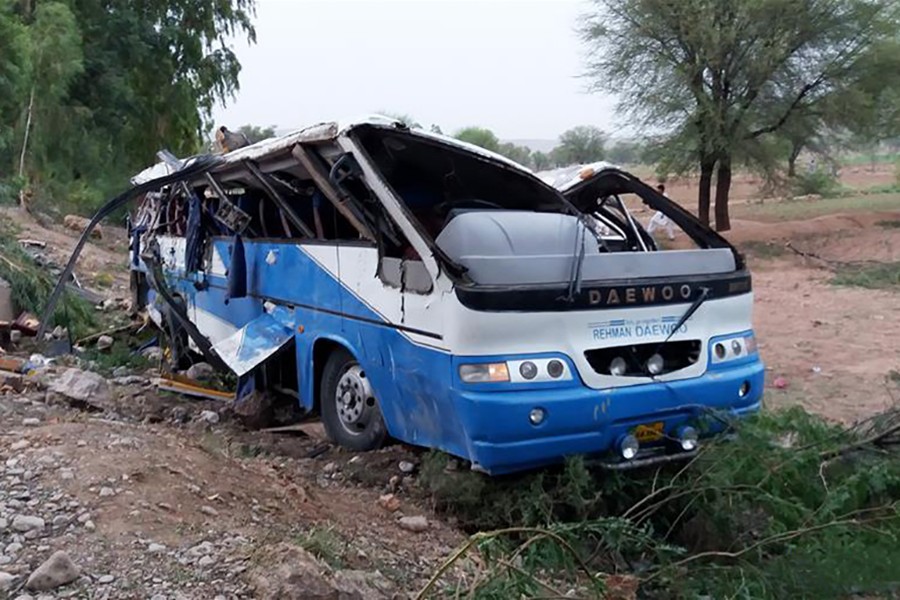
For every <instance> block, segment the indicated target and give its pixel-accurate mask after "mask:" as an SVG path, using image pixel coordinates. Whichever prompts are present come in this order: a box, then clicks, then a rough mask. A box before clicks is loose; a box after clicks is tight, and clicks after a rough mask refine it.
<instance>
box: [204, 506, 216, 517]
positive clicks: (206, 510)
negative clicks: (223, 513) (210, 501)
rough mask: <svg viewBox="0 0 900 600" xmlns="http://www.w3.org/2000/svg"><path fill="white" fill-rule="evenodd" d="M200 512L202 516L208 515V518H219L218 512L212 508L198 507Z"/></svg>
mask: <svg viewBox="0 0 900 600" xmlns="http://www.w3.org/2000/svg"><path fill="white" fill-rule="evenodd" d="M200 512H202V513H203V514H204V515H209V516H211V517H218V516H219V511H217V510H216V509H214V508H213V507H212V506H201V507H200Z"/></svg>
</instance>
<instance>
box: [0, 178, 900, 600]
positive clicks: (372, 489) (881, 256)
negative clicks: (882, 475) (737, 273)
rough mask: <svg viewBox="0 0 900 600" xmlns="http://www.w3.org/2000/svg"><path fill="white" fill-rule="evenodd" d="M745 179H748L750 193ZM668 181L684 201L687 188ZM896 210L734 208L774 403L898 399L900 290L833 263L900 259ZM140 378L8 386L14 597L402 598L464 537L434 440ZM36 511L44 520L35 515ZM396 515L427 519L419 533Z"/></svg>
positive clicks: (27, 223)
mask: <svg viewBox="0 0 900 600" xmlns="http://www.w3.org/2000/svg"><path fill="white" fill-rule="evenodd" d="M860 170H861V171H863V170H864V169H863V168H861V169H860ZM850 176H854V177H856V176H858V177H859V178H860V180H861V181H865V182H868V183H871V184H872V185H878V183H872V182H873V181H876V182H881V179H882V178H883V177H882V174H881V173H876V174H874V175H873V174H872V173H869V172H851V173H850ZM891 176H892V175H891ZM884 177H887V176H886V175H885V176H884ZM751 189H754V190H755V188H754V187H753V182H752V181H741V182H739V183H738V186H737V190H736V194H737V196H736V197H738V198H740V197H741V195H742V194H744V193H746V194H747V196H746V197H747V199H750V198H751V197H752V193H753V192H751V191H750V190H751ZM742 190H743V191H742ZM672 193H673V195H675V196H676V197H679V196H682V195H683V196H684V199H685V201H686V202H687V199H688V198H689V196H690V193H691V189H690V187H689V186H688V185H686V184H685V185H676V186H672ZM11 215H12V213H7V214H6V215H5V216H7V217H9V216H11ZM0 216H3V215H0ZM16 220H17V221H18V226H19V230H20V233H19V237H20V238H32V239H39V240H43V241H46V242H48V252H50V253H51V255H52V256H53V258H54V260H55V261H56V262H58V263H60V264H62V263H64V262H65V259H66V258H67V255H68V252H69V251H70V249H71V248H72V247H73V246H74V244H75V235H74V233H73V232H70V231H66V230H65V229H63V228H62V227H53V228H51V229H46V228H44V227H41V226H40V225H38V224H37V223H35V222H33V221H31V220H23V219H21V218H19V217H17V219H16ZM889 221H900V210H897V211H887V212H880V213H854V214H852V215H841V214H832V215H825V216H822V217H818V218H815V219H802V220H798V221H781V222H776V223H772V222H761V221H754V220H747V219H738V220H735V222H734V230H733V231H732V232H731V233H729V234H728V237H730V238H731V239H732V240H733V241H734V242H735V243H737V244H738V245H739V246H740V247H741V248H742V249H743V250H745V251H746V252H747V253H748V255H749V261H750V265H751V268H752V271H753V277H754V290H755V300H756V307H755V315H754V322H755V328H756V331H757V334H758V338H759V342H760V351H761V353H762V356H763V359H764V360H765V362H766V365H767V374H768V383H769V385H768V391H767V394H766V400H765V402H766V404H767V406H768V407H782V406H789V405H794V404H801V405H803V406H805V407H806V408H808V409H809V410H812V411H815V412H817V413H820V414H822V415H825V416H827V417H829V418H832V419H835V420H841V421H853V420H858V419H862V418H865V417H867V416H870V415H872V414H874V413H876V412H878V411H880V410H882V409H884V408H885V407H887V406H889V405H890V404H892V403H895V402H896V401H897V400H898V399H896V398H892V397H891V396H890V393H889V391H888V387H887V386H886V385H885V378H886V377H887V376H888V374H889V373H890V372H891V371H892V370H900V293H898V292H897V291H876V290H868V289H862V288H854V287H839V286H835V285H833V284H832V283H830V279H831V278H832V276H833V271H832V262H830V261H843V262H852V261H873V260H874V261H900V229H897V228H891V227H887V226H883V225H879V223H884V222H889ZM104 233H105V238H104V239H103V240H102V241H100V242H99V243H92V244H91V245H89V247H88V249H87V252H86V254H85V256H84V258H83V259H82V261H80V263H79V264H78V267H77V273H78V274H79V276H80V277H81V278H82V279H83V280H85V281H96V280H97V276H98V275H100V274H102V273H110V274H113V281H112V283H111V284H109V283H108V282H107V287H106V288H105V289H106V293H107V294H109V295H110V296H117V297H123V296H124V295H125V294H126V291H127V287H126V286H127V281H126V277H125V271H124V262H125V256H126V254H125V248H126V242H125V239H124V235H122V233H121V231H120V230H116V229H115V228H106V230H105V232H104ZM788 243H790V246H791V247H792V248H794V249H796V250H798V251H800V252H801V253H806V254H808V255H814V257H804V256H801V255H800V254H797V253H795V252H794V251H792V250H791V249H790V248H788V247H787V244H788ZM816 257H818V258H816ZM101 279H102V278H101ZM62 368H63V367H57V371H56V374H55V375H54V374H53V373H52V372H49V373H48V374H47V377H50V378H51V379H52V377H54V376H58V374H59V372H60V371H61V370H62ZM131 375H132V376H133V377H134V379H133V380H121V379H120V380H118V381H117V380H112V379H110V380H109V381H107V382H106V384H107V385H109V386H110V390H111V397H112V399H111V400H110V402H111V404H109V405H107V406H104V407H101V408H100V409H98V412H92V411H89V410H85V406H84V405H78V406H72V405H70V404H69V403H67V402H65V401H63V400H61V399H60V397H59V395H58V394H54V393H52V392H47V391H46V390H45V389H41V388H40V387H39V386H35V387H32V388H30V389H26V390H25V391H24V392H22V393H17V392H16V391H9V390H7V391H8V393H6V394H5V395H4V394H0V598H2V597H4V593H7V594H8V595H9V597H10V598H22V599H23V600H25V599H27V598H38V597H39V598H40V599H41V600H49V599H52V598H98V599H100V598H104V599H106V598H109V599H119V598H150V599H152V600H168V599H176V598H178V599H216V600H221V599H231V598H323V599H324V598H347V599H351V598H393V597H408V596H407V595H408V594H409V593H410V592H415V591H416V590H418V589H421V587H422V585H423V584H424V582H425V581H426V580H427V578H428V577H429V575H430V574H431V573H433V572H434V570H435V569H437V568H438V566H439V565H440V564H441V562H442V560H444V559H445V558H446V556H448V555H449V554H450V553H451V552H452V551H453V549H454V548H455V547H457V546H458V545H459V544H460V543H461V542H462V541H463V540H464V538H465V535H464V533H462V532H461V531H459V530H458V529H456V528H455V527H454V526H453V523H452V522H447V521H446V520H444V519H442V518H441V517H439V516H438V515H436V514H435V513H434V512H433V511H432V510H431V507H430V506H429V504H428V501H427V498H426V497H425V495H424V494H423V493H422V491H421V490H420V489H418V485H417V473H418V469H419V468H420V467H421V461H422V459H423V456H424V455H423V452H422V451H421V450H418V449H413V448H408V447H405V446H402V445H395V446H391V447H389V448H386V449H385V450H382V451H379V452H375V453H368V454H364V455H354V454H352V453H347V452H343V451H341V450H339V449H335V448H330V447H329V446H328V445H327V444H325V443H324V441H323V439H322V438H321V435H320V434H319V433H317V432H316V430H315V429H313V430H310V431H308V432H307V434H302V433H294V434H279V433H260V432H248V431H246V430H244V429H243V428H241V427H240V426H239V425H238V424H237V423H235V422H234V421H232V420H231V419H229V417H228V415H227V411H225V412H223V411H222V410H221V407H220V406H217V405H216V404H215V403H214V402H211V401H199V400H186V399H184V398H182V397H179V396H173V395H170V394H160V393H159V392H158V391H156V389H155V388H154V387H153V386H152V384H151V382H150V380H149V379H148V378H147V376H146V374H144V373H136V374H131ZM776 380H779V382H783V383H784V384H785V387H783V388H778V387H776V386H775V385H774V382H775V381H776ZM88 405H90V403H88ZM212 415H215V416H212ZM389 494H392V496H388V495H389ZM22 515H25V516H31V517H35V518H38V519H40V520H41V522H42V525H41V526H40V527H37V526H35V527H33V528H31V529H27V528H26V525H25V524H24V522H17V521H16V519H18V518H19V517H21V516H22ZM402 517H424V522H425V523H426V524H425V526H424V530H422V531H416V530H415V529H416V528H411V527H410V526H408V524H404V523H405V521H402V520H401V518H402ZM56 550H62V551H65V552H66V553H67V554H68V555H69V556H70V557H71V559H72V560H73V561H74V562H75V564H76V565H77V566H78V567H79V569H80V576H79V577H78V579H76V581H75V582H74V583H72V584H70V585H67V586H65V587H61V588H58V589H56V590H55V591H51V592H46V593H44V595H41V596H37V595H35V596H25V595H24V594H25V593H26V590H25V589H24V587H23V586H24V583H25V580H26V578H27V576H28V574H29V573H31V572H32V571H33V570H34V569H36V568H37V567H38V565H40V564H41V563H42V562H44V561H45V560H46V559H47V557H48V556H49V554H50V553H51V552H53V551H56ZM307 551H308V552H307ZM298 553H299V554H298ZM4 574H6V575H8V576H9V578H7V579H4V577H3V575H4ZM4 581H6V583H4ZM4 586H6V587H5V588H4ZM291 586H293V587H291ZM298 589H302V590H306V591H307V592H308V591H309V590H311V589H317V590H318V589H321V590H323V591H322V593H321V594H320V595H312V594H311V593H307V592H303V593H307V595H303V593H301V592H297V590H298ZM4 590H5V592H4ZM31 593H34V594H37V593H36V592H31Z"/></svg>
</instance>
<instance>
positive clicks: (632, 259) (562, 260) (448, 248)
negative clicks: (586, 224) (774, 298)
mask: <svg viewBox="0 0 900 600" xmlns="http://www.w3.org/2000/svg"><path fill="white" fill-rule="evenodd" d="M581 227H583V226H582V225H581V224H580V223H579V221H578V219H577V218H576V217H574V216H572V215H564V214H557V213H536V212H528V211H472V212H464V213H462V214H459V215H457V216H456V217H455V218H453V219H452V220H450V222H449V223H448V224H447V226H446V227H445V228H444V230H443V231H442V232H441V234H440V235H439V236H438V237H437V239H436V240H435V241H436V243H437V245H438V247H440V248H441V250H443V251H444V252H445V253H446V254H447V255H448V256H449V257H450V258H451V259H453V260H454V261H455V262H458V263H459V264H461V265H462V266H464V267H466V268H467V269H468V275H469V276H470V277H471V278H472V280H473V281H474V282H475V283H481V284H485V285H522V284H540V283H563V282H567V281H568V280H569V278H570V276H571V273H572V264H573V263H572V261H573V258H574V257H575V256H576V232H577V229H578V228H581ZM584 252H585V256H584V263H583V265H582V280H583V281H592V280H593V281H596V280H610V279H629V278H637V277H675V276H681V275H703V274H715V273H729V272H731V271H734V269H735V261H734V255H733V254H732V253H731V250H729V249H727V248H721V249H719V248H716V249H707V250H667V251H664V252H602V253H601V252H600V250H599V248H598V245H597V242H596V241H595V238H594V237H593V235H591V234H590V233H587V236H586V237H585V245H584Z"/></svg>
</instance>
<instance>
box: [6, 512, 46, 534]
mask: <svg viewBox="0 0 900 600" xmlns="http://www.w3.org/2000/svg"><path fill="white" fill-rule="evenodd" d="M44 525H45V523H44V520H43V519H42V518H40V517H34V516H30V515H17V516H16V518H14V519H13V522H12V528H13V529H15V530H16V531H18V532H20V533H25V532H26V531H32V530H36V529H43V528H44Z"/></svg>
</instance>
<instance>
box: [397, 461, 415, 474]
mask: <svg viewBox="0 0 900 600" xmlns="http://www.w3.org/2000/svg"><path fill="white" fill-rule="evenodd" d="M398 466H399V467H400V471H401V472H403V473H412V472H413V471H415V470H416V465H414V464H413V463H411V462H409V461H408V460H401V461H400V464H399V465H398Z"/></svg>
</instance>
